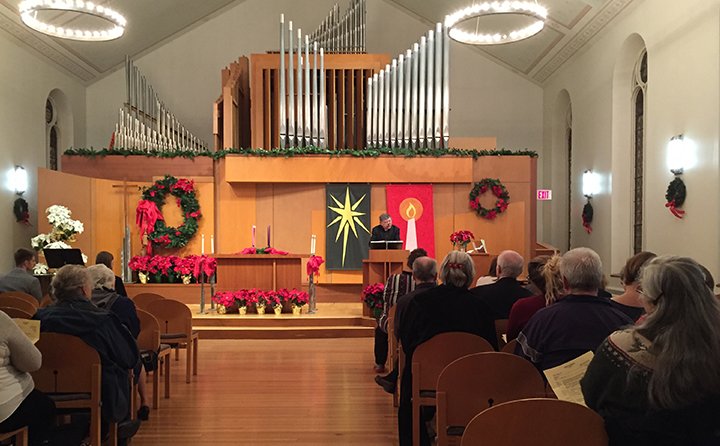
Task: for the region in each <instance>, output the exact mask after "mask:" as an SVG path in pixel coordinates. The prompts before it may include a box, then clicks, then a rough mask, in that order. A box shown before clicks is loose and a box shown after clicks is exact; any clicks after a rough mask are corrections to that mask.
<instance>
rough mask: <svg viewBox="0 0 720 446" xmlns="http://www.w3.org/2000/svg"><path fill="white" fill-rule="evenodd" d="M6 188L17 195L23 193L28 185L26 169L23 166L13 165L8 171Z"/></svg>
mask: <svg viewBox="0 0 720 446" xmlns="http://www.w3.org/2000/svg"><path fill="white" fill-rule="evenodd" d="M7 184H8V189H10V190H12V191H14V192H15V193H16V194H18V195H22V194H24V193H25V191H26V190H27V187H28V176H27V171H26V170H25V168H24V167H23V166H19V165H18V166H15V168H14V169H13V170H11V171H10V172H8V183H7Z"/></svg>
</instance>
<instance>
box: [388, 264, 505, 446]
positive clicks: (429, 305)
mask: <svg viewBox="0 0 720 446" xmlns="http://www.w3.org/2000/svg"><path fill="white" fill-rule="evenodd" d="M420 259H422V257H421V258H420ZM420 259H418V260H416V261H415V262H416V263H417V262H418V261H420ZM474 276H475V266H474V265H473V261H472V259H471V258H470V256H469V255H468V254H467V253H465V252H460V251H452V252H450V253H449V254H448V255H447V256H446V257H445V260H443V263H442V266H441V267H440V280H441V281H442V285H439V286H437V287H434V288H430V289H428V290H425V291H423V292H422V293H420V294H418V295H417V296H415V297H413V298H412V300H410V301H409V302H408V303H407V308H406V309H405V310H404V311H403V312H402V313H401V314H400V316H399V317H398V319H399V320H398V335H399V337H400V341H401V343H402V348H403V351H404V352H405V358H406V362H405V363H406V364H412V356H413V353H414V352H415V349H416V348H417V347H418V346H419V345H420V344H422V343H423V342H425V341H427V340H428V339H430V338H432V337H433V336H435V335H437V334H440V333H445V332H450V331H462V332H466V333H472V334H475V335H478V336H481V337H483V338H485V339H486V340H487V341H488V342H489V343H490V345H492V346H493V347H494V348H495V350H497V336H496V335H495V322H494V321H493V313H492V310H491V309H490V307H488V305H487V304H486V303H485V302H483V301H482V300H480V299H478V298H477V297H476V296H475V295H474V294H473V293H471V292H470V291H468V287H469V286H470V285H471V284H472V283H473V277H474ZM398 305H399V304H398ZM399 310H400V308H398V311H399ZM396 314H397V313H396ZM401 380H402V381H401V386H400V405H399V407H398V434H399V438H400V446H409V445H410V444H412V433H413V431H412V430H413V425H412V401H411V399H412V369H411V367H405V368H404V369H403V374H402V378H401ZM415 428H417V427H415ZM420 432H421V435H420V444H421V446H425V445H429V444H430V439H429V435H428V433H427V431H426V430H425V429H421V430H420Z"/></svg>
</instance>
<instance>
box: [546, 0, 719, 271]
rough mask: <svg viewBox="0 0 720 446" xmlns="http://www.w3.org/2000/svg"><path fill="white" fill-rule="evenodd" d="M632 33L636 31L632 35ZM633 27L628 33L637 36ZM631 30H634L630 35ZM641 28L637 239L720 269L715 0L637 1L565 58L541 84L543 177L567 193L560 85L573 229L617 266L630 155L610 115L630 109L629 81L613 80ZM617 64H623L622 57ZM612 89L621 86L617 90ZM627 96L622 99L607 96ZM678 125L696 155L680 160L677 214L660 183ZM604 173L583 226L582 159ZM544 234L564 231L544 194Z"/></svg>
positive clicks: (625, 229) (625, 131) (626, 214)
mask: <svg viewBox="0 0 720 446" xmlns="http://www.w3.org/2000/svg"><path fill="white" fill-rule="evenodd" d="M635 34H636V35H635ZM634 35H635V36H634ZM631 36H632V37H631ZM638 36H639V38H641V39H642V40H643V41H644V42H645V44H646V46H647V51H648V78H649V80H648V90H647V91H648V93H647V111H646V149H645V187H644V191H645V205H644V228H645V234H644V248H645V249H648V250H652V251H655V252H657V253H672V254H679V255H688V256H692V257H694V258H696V259H697V260H698V261H700V262H701V263H704V264H705V265H706V266H707V267H708V268H710V270H711V271H712V273H713V274H714V275H715V276H716V277H717V276H718V273H719V271H720V259H719V255H718V244H719V242H720V233H719V230H718V226H717V225H716V224H715V222H716V221H717V217H718V211H719V209H720V208H719V207H718V198H720V197H719V196H718V195H719V192H720V190H719V186H720V185H719V180H720V178H719V177H718V124H719V116H720V114H719V107H720V102H719V98H720V95H719V93H720V91H719V88H718V87H719V79H720V63H719V62H720V48H719V42H720V2H719V1H717V0H712V1H708V0H687V1H684V2H675V1H657V0H653V1H649V0H646V1H640V2H634V3H633V4H632V6H630V7H628V8H627V9H626V10H625V11H623V12H622V13H621V15H620V16H619V17H618V18H617V19H615V21H614V22H613V23H612V25H611V26H610V27H608V28H607V29H606V30H604V31H603V32H602V34H601V35H600V37H599V38H598V39H597V40H596V41H595V42H594V43H593V44H592V45H590V46H589V47H587V48H584V49H583V50H582V51H580V52H579V53H578V54H577V55H576V56H575V57H574V58H573V59H571V60H570V61H569V62H568V63H567V64H566V65H565V66H563V67H562V68H561V69H560V71H559V72H558V73H556V74H555V75H554V76H553V77H552V78H551V79H550V80H549V81H548V82H547V85H546V86H545V89H544V113H543V114H544V146H545V147H546V149H545V150H544V151H543V153H542V157H541V163H542V168H541V170H542V174H543V180H542V181H541V182H540V183H539V184H538V187H548V188H552V189H553V192H554V196H555V197H557V196H561V197H562V196H563V195H567V183H566V179H565V178H563V175H564V169H567V167H566V165H565V164H564V158H563V157H564V154H563V153H562V151H563V148H562V144H561V142H560V141H558V138H556V137H554V136H553V135H556V134H557V132H555V129H554V124H553V122H554V119H553V117H554V116H556V114H557V110H556V109H555V107H556V106H557V104H559V103H561V102H562V101H558V97H559V95H560V92H561V91H562V90H567V92H568V93H569V96H570V102H571V104H572V115H573V147H574V152H573V155H572V158H573V171H572V182H573V184H574V187H573V190H572V201H573V207H572V231H573V239H572V240H573V245H574V246H583V245H584V246H590V247H592V248H593V249H595V250H597V251H598V252H599V253H600V255H601V256H602V258H603V260H604V261H605V263H606V270H607V271H608V272H618V271H619V270H620V267H621V266H622V264H623V263H624V261H625V259H626V258H627V257H628V256H629V255H631V250H632V238H631V236H630V235H631V230H632V228H631V224H632V216H631V214H630V212H631V207H630V206H631V204H632V197H631V195H632V187H631V184H632V182H631V178H630V175H631V168H632V155H631V153H630V151H629V150H630V149H629V147H630V144H629V139H628V138H629V128H628V126H627V124H624V123H623V122H617V121H618V120H622V119H623V118H624V117H627V116H628V115H629V113H628V109H629V107H630V97H629V94H630V93H629V91H630V86H629V85H628V83H626V82H617V83H616V82H614V72H615V70H616V69H618V68H619V65H618V64H619V63H622V61H623V59H624V57H625V56H626V55H624V54H623V52H624V51H625V50H626V49H628V48H631V47H632V45H628V44H627V42H629V40H628V39H631V40H630V41H632V39H637V37H638ZM620 68H621V67H620ZM618 89H625V90H626V91H625V92H623V91H622V90H620V91H618ZM623 95H626V96H627V102H626V103H624V102H622V101H620V102H618V101H617V100H615V101H614V98H618V97H620V98H622V96H623ZM679 133H684V134H685V136H686V138H689V139H691V140H692V141H693V142H695V144H696V155H697V162H696V164H695V165H694V166H693V167H691V168H687V169H686V173H685V175H683V180H684V181H685V183H686V184H687V187H688V199H687V201H686V203H685V206H684V208H685V210H686V211H687V215H686V217H685V218H684V219H683V220H678V219H676V218H675V217H673V216H672V215H671V214H670V213H669V212H668V210H667V209H666V208H665V207H664V204H665V198H664V195H665V190H666V188H667V185H668V183H669V182H670V180H672V174H671V173H670V172H669V169H668V167H667V166H666V163H665V157H666V153H667V143H668V141H669V140H670V138H671V137H672V136H673V135H677V134H679ZM590 168H591V169H593V170H595V171H597V172H600V173H601V174H602V175H603V178H604V181H603V192H602V193H601V194H600V195H598V196H597V197H595V198H594V199H593V206H594V208H595V222H594V223H593V228H594V229H593V232H592V234H590V235H588V234H586V233H585V232H584V231H583V230H582V226H581V221H580V214H581V211H582V205H583V204H584V201H585V200H584V198H583V197H582V193H581V190H580V184H581V175H582V172H583V170H584V169H590ZM539 211H540V212H541V213H542V214H543V218H542V220H543V221H544V228H543V231H542V235H543V236H542V237H541V238H542V239H544V240H546V241H549V242H552V243H554V244H555V245H557V246H565V243H566V240H567V231H566V226H565V224H564V221H563V220H562V215H563V214H566V213H567V208H566V203H564V202H563V201H562V199H560V200H554V201H552V202H550V203H546V204H543V206H542V208H539Z"/></svg>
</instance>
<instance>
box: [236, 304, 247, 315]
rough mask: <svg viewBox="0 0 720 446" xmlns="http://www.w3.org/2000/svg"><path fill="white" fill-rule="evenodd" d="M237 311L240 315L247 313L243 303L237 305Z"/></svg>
mask: <svg viewBox="0 0 720 446" xmlns="http://www.w3.org/2000/svg"><path fill="white" fill-rule="evenodd" d="M238 313H240V316H242V315H245V314H247V307H246V306H245V305H243V306H242V307H238Z"/></svg>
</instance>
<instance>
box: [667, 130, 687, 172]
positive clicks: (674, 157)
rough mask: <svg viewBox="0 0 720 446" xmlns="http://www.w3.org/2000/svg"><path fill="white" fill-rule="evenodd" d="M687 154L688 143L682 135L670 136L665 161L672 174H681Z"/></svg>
mask: <svg viewBox="0 0 720 446" xmlns="http://www.w3.org/2000/svg"><path fill="white" fill-rule="evenodd" d="M688 156H689V153H688V144H687V141H685V138H684V137H683V135H682V134H680V135H675V136H673V137H672V138H670V142H669V143H668V153H667V163H668V166H669V167H670V172H672V174H673V175H675V176H677V175H682V173H683V170H684V169H685V167H686V166H685V164H686V161H687V158H688Z"/></svg>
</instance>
